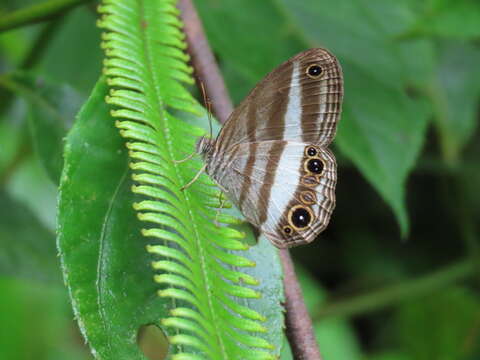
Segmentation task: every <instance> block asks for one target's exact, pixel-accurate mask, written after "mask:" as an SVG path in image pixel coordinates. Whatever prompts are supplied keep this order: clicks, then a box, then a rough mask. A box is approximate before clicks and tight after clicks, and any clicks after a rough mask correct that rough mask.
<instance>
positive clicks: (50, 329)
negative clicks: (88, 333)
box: [0, 276, 92, 360]
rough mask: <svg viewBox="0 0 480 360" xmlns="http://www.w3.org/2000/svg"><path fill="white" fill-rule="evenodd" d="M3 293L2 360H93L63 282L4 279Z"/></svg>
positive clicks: (0, 283) (1, 280) (1, 279)
mask: <svg viewBox="0 0 480 360" xmlns="http://www.w3.org/2000/svg"><path fill="white" fill-rule="evenodd" d="M0 294H2V295H1V296H0V314H1V321H0V359H10V360H30V359H37V360H65V359H68V360H91V359H92V358H91V356H90V355H89V354H88V352H87V351H86V350H87V349H86V347H85V346H83V344H82V339H81V338H80V334H79V332H78V330H77V328H76V325H75V322H74V321H73V317H72V313H71V308H70V306H69V303H68V298H67V294H66V293H65V290H64V288H63V287H62V285H61V283H58V284H55V285H52V284H49V283H44V282H36V281H34V280H26V279H18V278H4V277H3V276H2V277H0Z"/></svg>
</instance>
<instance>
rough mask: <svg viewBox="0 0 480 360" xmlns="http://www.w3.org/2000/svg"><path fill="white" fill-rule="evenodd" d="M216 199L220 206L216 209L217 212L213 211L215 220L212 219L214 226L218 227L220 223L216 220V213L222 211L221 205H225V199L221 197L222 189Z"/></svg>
mask: <svg viewBox="0 0 480 360" xmlns="http://www.w3.org/2000/svg"><path fill="white" fill-rule="evenodd" d="M218 200H219V202H220V207H219V208H218V209H217V212H216V213H215V220H214V221H213V223H214V224H215V226H216V227H220V223H219V222H218V215H219V214H220V212H221V211H222V209H223V205H225V200H226V199H225V198H223V191H220V195H219V199H218Z"/></svg>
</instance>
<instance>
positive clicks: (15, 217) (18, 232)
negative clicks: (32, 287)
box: [0, 193, 61, 283]
mask: <svg viewBox="0 0 480 360" xmlns="http://www.w3.org/2000/svg"><path fill="white" fill-rule="evenodd" d="M0 204H2V206H1V207H0V275H2V276H12V277H21V278H24V279H28V280H29V281H31V280H42V281H49V282H53V283H60V279H61V277H60V272H59V271H58V266H59V261H58V258H57V256H56V254H57V250H56V248H55V235H54V233H53V232H51V231H49V230H47V229H46V228H45V227H44V226H43V225H42V224H41V223H39V221H38V219H36V218H35V216H33V214H32V213H31V212H30V211H29V209H28V208H27V207H25V206H24V205H22V204H19V203H18V202H16V201H14V200H12V199H11V198H10V196H9V195H7V194H6V193H0Z"/></svg>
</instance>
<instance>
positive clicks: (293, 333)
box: [178, 0, 321, 360]
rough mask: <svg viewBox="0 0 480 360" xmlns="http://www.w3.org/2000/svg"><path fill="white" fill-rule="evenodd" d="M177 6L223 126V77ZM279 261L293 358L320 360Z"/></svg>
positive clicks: (290, 271)
mask: <svg viewBox="0 0 480 360" xmlns="http://www.w3.org/2000/svg"><path fill="white" fill-rule="evenodd" d="M178 7H179V8H180V10H181V12H182V14H181V16H182V19H183V22H184V26H185V27H184V31H185V33H186V36H187V43H188V51H189V54H190V56H191V57H192V64H193V67H194V69H195V72H196V73H197V75H198V77H199V78H200V79H199V80H200V81H203V83H204V84H205V87H206V89H207V92H208V94H209V96H210V97H211V98H212V101H213V113H214V114H215V115H216V117H217V118H218V120H219V121H220V122H221V123H222V124H223V123H225V121H226V120H227V118H228V116H229V115H230V113H231V112H232V110H233V106H232V102H231V100H230V97H229V95H228V92H227V89H226V87H225V83H224V81H223V78H222V75H221V74H220V70H219V69H218V65H217V63H216V61H215V58H214V56H213V53H212V51H211V49H210V46H209V44H208V41H207V39H206V37H205V33H204V31H203V26H202V24H201V22H200V19H199V18H198V15H197V13H196V11H195V8H194V6H193V4H192V2H191V0H179V2H178ZM280 260H281V262H282V265H283V270H284V280H283V283H284V287H285V310H286V328H287V330H286V332H287V337H288V340H289V343H290V347H291V349H292V353H293V356H294V358H295V359H296V360H321V356H320V351H319V349H318V345H317V343H316V340H315V335H314V333H313V327H312V321H311V320H310V317H309V315H308V312H307V308H306V306H305V301H304V300H303V295H302V291H301V289H300V285H299V283H298V280H297V276H296V274H295V270H294V267H293V263H292V259H291V257H290V253H289V252H288V250H286V249H285V250H280Z"/></svg>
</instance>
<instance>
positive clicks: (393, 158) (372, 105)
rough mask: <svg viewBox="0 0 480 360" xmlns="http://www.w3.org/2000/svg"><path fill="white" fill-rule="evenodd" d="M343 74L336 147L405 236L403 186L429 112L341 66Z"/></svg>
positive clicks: (423, 105) (357, 71)
mask: <svg viewBox="0 0 480 360" xmlns="http://www.w3.org/2000/svg"><path fill="white" fill-rule="evenodd" d="M344 72H345V79H346V81H345V93H346V94H347V95H346V97H345V108H344V118H343V120H342V121H341V122H340V126H339V131H338V136H337V140H338V145H339V147H340V149H341V150H342V151H343V152H344V153H345V154H347V155H348V156H349V157H350V158H351V159H352V160H353V161H354V162H355V163H356V164H357V166H358V167H359V168H360V170H361V171H362V173H363V175H364V176H365V177H366V178H367V179H368V180H369V181H370V182H371V183H372V184H373V185H374V186H375V187H376V188H377V190H378V191H379V192H380V194H381V195H382V196H383V198H384V199H385V201H386V202H387V203H388V204H390V206H391V207H392V208H393V210H394V213H395V215H396V217H397V220H398V221H399V223H400V228H401V230H402V233H403V234H405V233H406V232H407V231H408V218H407V212H406V209H405V183H406V178H407V175H408V173H409V172H410V170H411V169H412V168H413V166H414V164H415V160H416V158H417V156H418V153H419V151H420V149H421V147H422V144H423V141H424V136H425V130H426V127H427V120H428V116H429V114H430V108H429V107H428V105H427V104H426V103H425V102H423V101H419V100H413V99H411V98H409V97H407V95H406V94H405V93H404V92H402V91H401V90H399V89H396V88H388V87H386V86H384V85H383V84H382V83H380V82H377V81H376V80H375V79H374V78H371V77H370V76H368V75H367V74H366V73H364V72H363V71H361V70H360V69H358V68H356V67H355V66H353V65H349V64H348V63H346V64H344ZM366 84H368V88H367V92H365V85H366Z"/></svg>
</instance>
